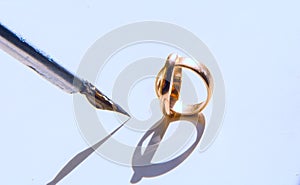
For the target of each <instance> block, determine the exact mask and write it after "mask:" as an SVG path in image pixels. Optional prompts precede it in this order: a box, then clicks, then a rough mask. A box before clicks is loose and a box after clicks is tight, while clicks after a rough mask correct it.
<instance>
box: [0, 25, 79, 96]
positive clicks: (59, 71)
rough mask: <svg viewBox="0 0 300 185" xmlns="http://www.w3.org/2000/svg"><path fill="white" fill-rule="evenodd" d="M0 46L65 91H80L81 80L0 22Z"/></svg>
mask: <svg viewBox="0 0 300 185" xmlns="http://www.w3.org/2000/svg"><path fill="white" fill-rule="evenodd" d="M0 48H1V49H2V50H4V51H6V52H7V53H9V54H10V55H11V56H13V57H14V58H16V59H17V60H19V61H20V62H21V63H23V64H24V65H26V66H28V67H30V68H31V69H33V70H34V71H36V72H37V73H38V74H40V75H41V76H43V77H44V78H46V79H47V80H48V81H50V82H51V83H52V84H54V85H56V86H58V87H59V88H61V89H62V90H64V91H65V92H67V93H77V92H80V90H81V88H82V85H83V81H82V80H81V79H80V78H78V77H76V76H75V75H74V74H72V73H71V72H69V71H68V70H66V69H65V68H64V67H62V66H60V65H59V64H58V63H56V62H55V61H54V60H53V59H52V58H50V57H49V56H46V55H45V54H43V53H42V52H41V51H40V50H38V49H36V48H34V47H32V46H31V45H29V44H28V43H27V42H26V41H25V40H24V39H22V38H21V37H18V36H17V35H16V34H15V33H13V32H11V31H10V30H9V29H7V28H6V27H4V26H3V25H2V24H1V23H0Z"/></svg>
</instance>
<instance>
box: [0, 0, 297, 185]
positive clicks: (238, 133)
mask: <svg viewBox="0 0 300 185" xmlns="http://www.w3.org/2000/svg"><path fill="white" fill-rule="evenodd" d="M143 3H145V2H139V1H136V2H135V6H132V3H128V2H126V1H123V2H118V6H116V4H117V3H116V2H105V4H104V3H100V2H99V3H98V2H97V1H94V0H77V1H72V2H71V1H63V2H61V1H57V2H56V1H55V2H54V1H51V3H49V2H48V3H43V4H42V3H40V4H34V1H26V2H20V1H1V2H0V21H1V22H2V23H3V24H4V25H7V26H8V27H10V28H13V30H15V31H18V32H19V33H21V34H22V35H23V36H24V37H25V38H27V40H29V41H30V42H31V43H34V45H35V46H38V47H39V48H41V49H42V50H44V51H46V52H47V53H49V54H50V55H51V56H53V57H54V58H55V59H57V61H59V62H60V63H61V64H63V66H65V67H66V68H68V69H70V70H72V71H76V68H77V66H78V65H79V62H80V59H81V58H82V55H83V54H84V53H85V51H86V50H87V48H88V47H89V46H90V45H91V44H92V43H93V42H94V41H95V40H96V39H98V38H99V37H101V36H102V35H103V34H105V33H107V32H109V31H110V30H111V29H113V28H116V27H119V26H120V25H123V24H127V23H130V22H133V21H142V20H152V19H153V20H162V21H168V22H172V23H175V24H178V25H180V26H183V27H185V28H187V29H189V30H190V31H192V32H193V33H195V34H196V35H197V36H198V37H199V38H201V39H202V40H203V41H204V42H205V43H206V44H207V46H208V47H209V48H210V49H211V51H212V52H213V53H214V55H215V57H216V58H217V61H218V62H219V65H220V68H221V70H222V73H223V76H224V80H225V86H226V92H227V93H226V94H227V101H226V102H227V107H226V115H225V119H224V123H223V128H222V130H221V132H220V134H219V136H218V137H217V139H216V141H215V143H214V144H213V145H212V146H211V148H209V150H207V151H205V152H204V153H201V154H199V153H197V152H195V153H193V154H192V155H191V156H190V158H189V159H188V160H186V161H185V162H184V163H183V164H182V165H181V166H180V167H178V168H176V169H175V170H174V171H172V173H169V174H167V175H165V176H161V177H158V178H155V179H143V180H142V181H141V183H140V184H183V183H186V184H212V185H214V184H230V185H240V184H244V185H252V184H261V185H265V184H272V185H283V184H284V185H286V184H288V185H289V184H292V185H297V184H299V181H300V177H299V174H300V159H299V156H300V148H299V147H298V146H299V141H300V124H299V123H300V115H299V110H300V86H299V85H298V84H299V81H300V63H299V59H300V57H299V54H298V53H299V49H300V35H299V31H300V25H299V23H298V22H299V21H298V18H299V16H300V15H299V14H300V13H299V11H298V7H299V4H297V1H293V0H288V1H285V2H280V3H278V2H273V1H264V2H261V1H258V0H256V1H251V2H250V1H249V2H237V1H232V0H231V1H224V2H223V1H219V2H215V1H214V2H206V3H200V2H185V3H184V4H179V3H172V2H171V1H163V2H162V1H159V2H157V3H153V1H151V3H150V2H149V3H145V4H143ZM166 9H172V10H173V11H174V12H180V10H182V9H185V10H189V11H186V12H185V13H182V14H180V13H173V14H170V12H168V11H166ZM51 10H54V12H55V13H50V11H51ZM153 10H155V12H153ZM0 66H1V67H0V79H1V85H2V89H1V90H2V91H1V94H0V95H1V96H0V102H1V105H2V106H1V108H0V112H1V116H0V123H1V126H2V129H1V131H0V139H1V140H0V144H1V146H2V150H1V151H2V152H1V154H0V155H1V158H0V163H1V167H0V172H1V177H2V179H1V182H2V183H3V184H33V185H38V184H45V183H46V182H48V181H49V180H50V179H52V178H53V176H54V174H56V173H57V171H59V170H60V167H61V166H63V165H64V164H65V162H66V161H67V159H69V158H71V157H72V156H74V154H76V153H77V152H79V151H81V150H82V149H83V148H86V147H87V146H86V144H85V142H84V141H83V140H82V138H81V136H80V134H79V132H78V130H77V127H76V123H75V120H74V115H73V108H72V107H73V105H72V97H71V96H68V95H66V94H65V93H63V92H60V91H59V90H58V89H57V88H56V87H53V86H51V85H50V84H49V83H48V82H46V81H45V80H43V79H41V78H40V77H38V75H36V74H34V73H33V72H32V71H30V70H28V69H26V68H25V67H24V66H23V65H21V64H19V63H18V62H17V61H15V60H14V59H13V58H11V57H10V56H8V55H6V54H5V53H3V52H2V51H0ZM12 72H13V73H12ZM108 83H109V82H108ZM108 85H109V84H108ZM103 86H105V84H103ZM33 89H34V90H33ZM20 90H21V92H22V93H21V94H20ZM196 150H197V149H196ZM100 172H101V173H102V174H103V175H102V176H101V177H100V176H99V174H100ZM131 174H132V171H131V170H130V168H125V167H120V166H117V165H114V164H112V163H110V162H108V161H106V160H104V159H102V158H100V157H99V156H97V155H93V156H91V158H89V159H88V160H87V161H86V162H85V163H84V164H82V165H81V166H80V168H79V169H78V170H75V171H74V172H72V173H71V174H70V175H69V176H68V177H67V178H66V179H64V180H63V181H62V183H61V184H74V185H76V184H96V183H98V184H99V183H103V184H108V182H111V183H113V184H126V183H128V182H129V180H130V177H131ZM16 176H17V177H18V178H15V177H16Z"/></svg>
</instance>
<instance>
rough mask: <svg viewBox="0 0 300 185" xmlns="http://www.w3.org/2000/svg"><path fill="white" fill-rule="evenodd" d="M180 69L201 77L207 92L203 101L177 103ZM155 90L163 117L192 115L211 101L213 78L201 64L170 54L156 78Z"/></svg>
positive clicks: (180, 77) (180, 80) (180, 79)
mask: <svg viewBox="0 0 300 185" xmlns="http://www.w3.org/2000/svg"><path fill="white" fill-rule="evenodd" d="M182 68H186V69H189V70H192V71H194V72H196V74H197V75H199V76H200V77H201V79H202V80H203V82H204V84H205V87H206V90H207V96H206V100H205V101H203V102H200V103H197V104H192V105H183V104H182V102H181V101H179V97H180V88H181V82H182ZM155 90H156V94H157V96H158V98H159V99H160V101H161V107H162V111H163V113H164V114H165V115H168V116H171V115H175V114H176V115H193V114H197V113H199V112H201V111H202V110H203V109H204V108H205V107H206V106H207V104H208V102H209V100H210V99H211V96H212V93H213V78H212V75H211V73H210V71H209V70H208V69H207V67H206V66H204V65H203V64H201V63H198V62H196V61H194V60H192V59H190V58H185V57H179V56H178V55H177V54H170V55H169V56H168V58H167V60H166V63H165V65H164V67H163V68H162V69H161V70H160V72H159V73H158V75H157V77H156V82H155Z"/></svg>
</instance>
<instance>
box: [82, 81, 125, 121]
mask: <svg viewBox="0 0 300 185" xmlns="http://www.w3.org/2000/svg"><path fill="white" fill-rule="evenodd" d="M80 93H81V94H84V95H85V96H86V98H87V99H88V101H89V102H90V103H91V104H92V105H93V106H94V107H96V108H97V109H102V110H109V111H114V112H118V113H121V114H124V115H126V116H128V117H130V115H129V114H128V113H127V112H126V111H125V110H124V109H123V108H122V107H121V106H120V105H118V104H116V103H115V102H113V101H112V100H111V99H109V98H108V97H107V96H105V95H104V94H103V93H102V92H101V91H99V90H98V89H97V88H96V87H95V86H94V85H92V84H91V83H89V82H87V81H85V82H84V83H83V88H82V89H81V91H80Z"/></svg>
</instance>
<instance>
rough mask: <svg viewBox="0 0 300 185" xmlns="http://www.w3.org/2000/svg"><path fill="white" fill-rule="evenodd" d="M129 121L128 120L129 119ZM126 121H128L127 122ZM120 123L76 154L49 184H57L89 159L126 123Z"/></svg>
mask: <svg viewBox="0 0 300 185" xmlns="http://www.w3.org/2000/svg"><path fill="white" fill-rule="evenodd" d="M127 121H128V120H127ZM127 121H126V122H127ZM126 122H124V123H123V124H122V125H120V126H119V127H118V128H116V129H115V130H114V131H113V132H111V133H110V134H109V135H108V136H106V137H105V138H103V139H101V140H100V141H98V142H97V143H96V144H94V145H93V146H91V147H89V148H87V149H86V150H84V151H82V152H80V153H79V154H77V155H76V156H74V157H73V158H72V159H71V160H70V161H69V162H68V163H67V164H66V165H65V166H64V167H63V168H62V169H61V170H60V172H59V173H58V174H57V175H56V177H55V178H54V179H53V180H52V181H51V182H49V183H48V184H47V185H55V184H57V183H58V182H59V181H61V180H62V179H63V178H64V177H66V176H67V175H68V174H69V173H71V172H72V171H73V170H74V169H75V168H76V167H77V166H78V165H79V164H81V163H82V162H83V161H84V160H85V159H87V158H88V157H89V156H90V155H91V154H92V153H93V152H95V151H96V150H97V149H98V148H99V147H100V146H101V145H102V144H103V143H105V142H106V141H107V140H108V139H109V138H110V137H111V136H112V135H113V134H114V133H116V132H117V131H118V130H119V129H120V128H121V127H122V126H124V124H125V123H126Z"/></svg>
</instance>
